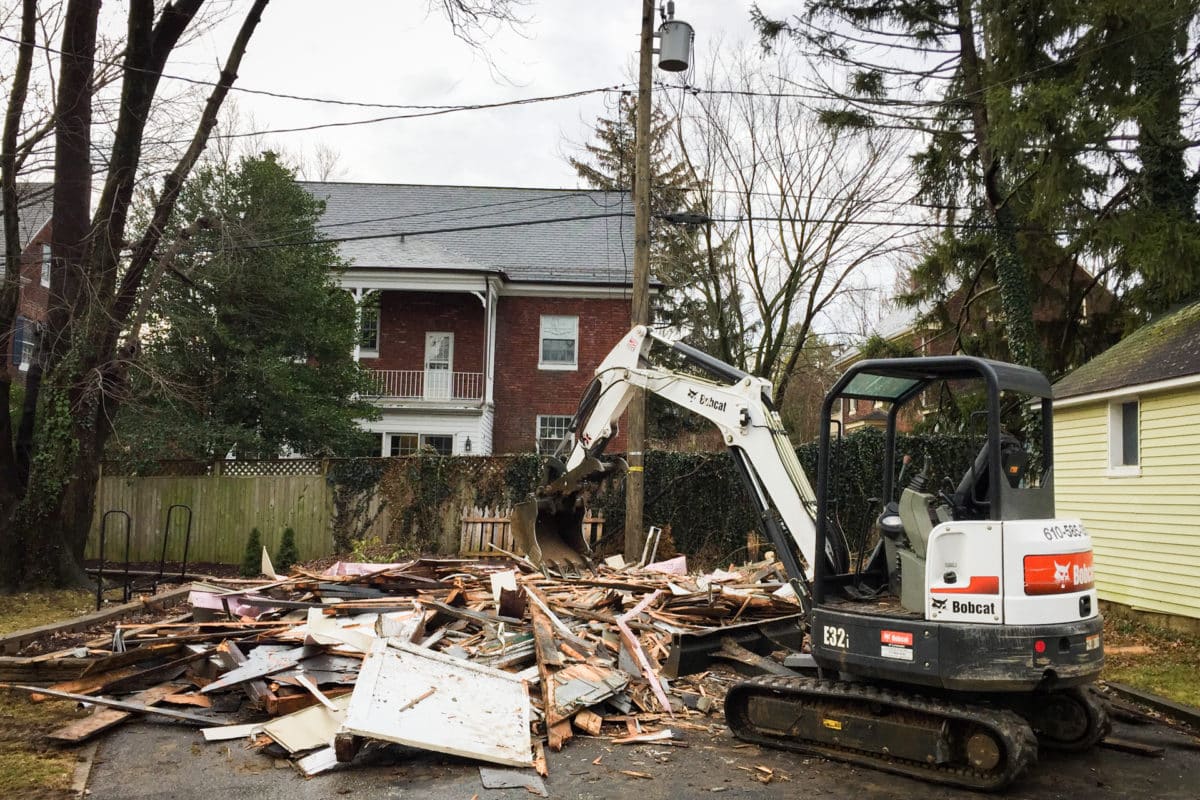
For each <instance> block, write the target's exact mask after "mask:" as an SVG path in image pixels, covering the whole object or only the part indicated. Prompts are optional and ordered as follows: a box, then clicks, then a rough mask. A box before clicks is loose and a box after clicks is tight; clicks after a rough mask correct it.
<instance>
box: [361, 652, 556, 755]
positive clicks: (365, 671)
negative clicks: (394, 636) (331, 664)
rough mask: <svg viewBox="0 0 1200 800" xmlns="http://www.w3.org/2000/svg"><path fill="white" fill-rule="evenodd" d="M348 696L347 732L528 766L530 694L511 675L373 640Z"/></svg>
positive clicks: (410, 745) (432, 653) (428, 748)
mask: <svg viewBox="0 0 1200 800" xmlns="http://www.w3.org/2000/svg"><path fill="white" fill-rule="evenodd" d="M430 689H433V690H434V691H433V693H432V694H429V690H430ZM422 697H423V699H419V700H418V698H422ZM350 698H351V699H350V708H349V710H348V711H347V712H346V720H345V722H344V723H343V725H342V730H343V731H346V732H348V733H353V734H355V735H358V736H365V737H367V738H370V739H380V740H383V741H387V742H397V743H399V744H404V745H408V746H409V747H418V748H421V749H423V750H433V751H435V752H438V753H449V754H451V755H457V756H463V757H466V758H475V759H478V760H480V761H486V762H489V763H492V764H503V765H506V766H513V767H525V766H529V765H531V764H532V763H533V751H532V743H531V741H530V736H529V716H530V708H529V695H528V693H527V692H526V690H525V685H524V684H523V683H522V682H521V680H520V678H518V677H516V676H515V675H512V674H510V673H507V672H503V671H501V670H497V669H493V668H491V667H485V666H483V665H481V664H473V663H471V662H467V661H460V660H459V659H456V658H452V657H450V656H446V655H443V654H441V653H435V652H432V651H429V650H425V649H423V648H420V647H417V646H415V645H412V644H408V643H398V642H395V641H394V640H393V642H392V644H391V645H390V646H389V645H388V643H386V642H383V641H377V642H376V643H375V644H374V645H373V646H372V648H371V651H370V652H369V653H368V654H367V657H366V659H365V660H364V661H363V668H362V671H361V672H360V673H359V675H358V682H357V683H356V684H355V686H354V693H353V694H352V695H351V696H350ZM414 700H417V702H415V703H414V702H413V701H414ZM410 704H411V705H410Z"/></svg>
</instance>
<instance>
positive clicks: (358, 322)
mask: <svg viewBox="0 0 1200 800" xmlns="http://www.w3.org/2000/svg"><path fill="white" fill-rule="evenodd" d="M350 293H351V294H353V295H354V360H355V361H358V360H359V356H360V352H361V350H362V299H363V289H362V287H361V286H355V287H353V288H352V289H351V290H350ZM383 438H384V443H385V446H386V442H387V437H386V436H385V437H383ZM384 455H387V454H386V453H384Z"/></svg>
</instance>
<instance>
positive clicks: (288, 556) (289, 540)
mask: <svg viewBox="0 0 1200 800" xmlns="http://www.w3.org/2000/svg"><path fill="white" fill-rule="evenodd" d="M299 560H300V551H299V550H297V549H296V532H295V531H294V530H292V529H291V528H285V529H284V531H283V538H281V539H280V540H279V549H278V550H276V551H275V563H274V565H273V566H274V567H275V572H276V573H278V574H280V575H286V574H287V572H288V570H290V569H291V568H292V565H294V564H295V563H296V562H298V561H299Z"/></svg>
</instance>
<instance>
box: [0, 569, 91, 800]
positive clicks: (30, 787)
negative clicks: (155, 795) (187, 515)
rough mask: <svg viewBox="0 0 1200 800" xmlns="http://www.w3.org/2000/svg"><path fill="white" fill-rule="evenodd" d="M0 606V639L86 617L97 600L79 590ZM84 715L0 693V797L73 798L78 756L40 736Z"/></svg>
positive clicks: (8, 598)
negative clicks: (5, 635) (73, 782)
mask: <svg viewBox="0 0 1200 800" xmlns="http://www.w3.org/2000/svg"><path fill="white" fill-rule="evenodd" d="M0 607H3V609H4V610H3V612H0V635H3V634H6V633H12V632H13V631H19V630H24V629H25V628H34V627H37V626H38V625H46V624H48V623H51V622H58V621H60V620H64V619H70V618H71V617H78V616H80V615H81V614H86V613H88V612H89V611H92V610H93V609H94V607H95V597H94V595H92V594H90V593H89V592H85V591H78V590H60V591H39V592H24V593H21V594H9V595H3V596H2V597H0ZM84 715H85V712H81V711H79V710H77V709H76V708H75V704H74V703H72V702H69V701H56V702H45V703H31V702H30V701H29V695H28V694H26V693H25V692H18V691H8V690H0V797H20V798H23V799H24V798H31V800H61V799H62V798H67V797H71V793H70V791H69V790H70V788H71V779H72V777H73V775H74V772H75V764H76V761H77V756H76V753H75V751H74V750H63V749H59V748H58V747H56V746H55V745H52V744H49V743H48V742H45V741H44V737H45V735H46V734H47V733H49V732H50V731H52V730H54V729H55V728H57V727H59V726H60V725H64V724H66V723H67V722H69V721H70V720H72V719H78V718H79V717H81V716H84Z"/></svg>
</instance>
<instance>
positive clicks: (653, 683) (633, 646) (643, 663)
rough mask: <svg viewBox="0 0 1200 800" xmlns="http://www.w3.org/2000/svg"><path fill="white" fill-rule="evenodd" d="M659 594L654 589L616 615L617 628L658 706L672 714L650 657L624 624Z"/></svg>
mask: <svg viewBox="0 0 1200 800" xmlns="http://www.w3.org/2000/svg"><path fill="white" fill-rule="evenodd" d="M659 594H661V590H659V589H655V590H654V591H653V592H652V593H651V594H650V595H648V596H647V597H645V598H643V599H642V601H641V602H640V603H638V604H637V605H636V606H634V607H633V608H631V609H629V611H627V612H625V613H624V614H622V615H621V616H619V617H617V630H619V631H620V632H621V641H623V642H624V643H625V647H626V649H628V650H629V652H630V654H631V655H632V656H633V657H634V658H636V659H637V662H638V666H640V667H641V668H642V677H644V678H645V679H646V682H647V683H649V684H650V690H651V691H653V692H654V697H655V699H656V700H657V701H658V705H659V707H660V708H661V709H662V710H663V711H665V712H667V714H670V715H671V716H674V712H673V711H672V710H671V701H670V700H668V699H667V693H666V692H665V691H663V688H662V684H661V683H659V682H658V676H657V675H656V674H655V672H654V668H653V667H652V666H651V665H650V659H649V658H647V657H646V653H645V652H644V651H643V650H642V645H641V643H640V642H638V640H637V637H636V636H634V635H633V631H631V630H630V629H629V626H628V625H627V624H626V623H627V622H628V621H629V620H631V619H633V618H634V617H636V616H637V615H638V614H640V613H642V611H644V610H645V609H646V607H647V606H648V605H650V604H651V603H652V602H654V601H655V600H656V599H657V598H658V596H659Z"/></svg>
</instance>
